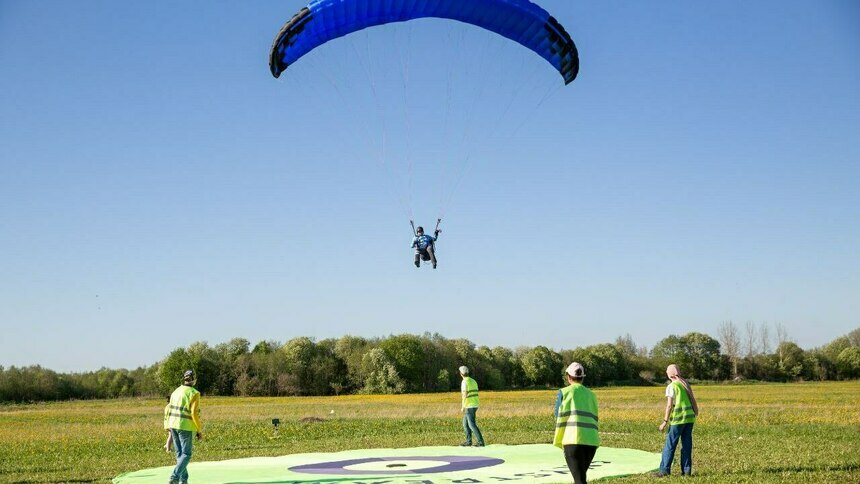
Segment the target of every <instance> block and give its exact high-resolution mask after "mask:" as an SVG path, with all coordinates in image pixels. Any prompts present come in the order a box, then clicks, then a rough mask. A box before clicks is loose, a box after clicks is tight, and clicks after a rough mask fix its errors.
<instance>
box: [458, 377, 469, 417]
mask: <svg viewBox="0 0 860 484" xmlns="http://www.w3.org/2000/svg"><path fill="white" fill-rule="evenodd" d="M467 393H468V391H466V379H465V378H463V382H462V383H460V410H462V411H463V412H465V411H466V394H467Z"/></svg>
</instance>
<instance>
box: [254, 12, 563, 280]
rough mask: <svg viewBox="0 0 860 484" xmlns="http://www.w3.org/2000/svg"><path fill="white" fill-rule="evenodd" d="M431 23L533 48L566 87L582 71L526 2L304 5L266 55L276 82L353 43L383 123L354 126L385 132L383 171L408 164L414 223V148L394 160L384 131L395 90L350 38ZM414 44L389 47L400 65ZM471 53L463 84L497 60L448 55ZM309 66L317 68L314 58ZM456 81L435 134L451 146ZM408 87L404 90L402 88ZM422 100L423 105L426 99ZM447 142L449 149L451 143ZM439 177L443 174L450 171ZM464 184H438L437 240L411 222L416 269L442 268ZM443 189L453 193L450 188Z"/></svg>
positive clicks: (558, 29)
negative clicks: (445, 224)
mask: <svg viewBox="0 0 860 484" xmlns="http://www.w3.org/2000/svg"><path fill="white" fill-rule="evenodd" d="M426 18H433V19H442V20H451V21H455V22H450V23H451V24H456V23H460V24H468V26H474V27H478V29H475V30H478V31H480V29H483V30H485V31H489V32H492V33H495V34H497V35H498V36H501V37H502V39H500V40H501V41H502V43H504V39H507V40H510V41H513V42H516V43H518V44H520V45H522V46H523V47H525V48H527V49H528V50H530V51H531V52H532V53H534V54H536V55H538V56H539V57H541V58H542V59H543V60H545V61H546V62H548V63H549V64H550V65H551V66H552V67H553V68H555V70H556V71H558V73H559V74H560V75H561V76H562V79H563V81H564V85H567V84H569V83H571V82H572V81H573V80H574V79H576V77H577V74H578V73H579V54H578V51H577V49H576V45H575V44H574V42H573V40H572V39H571V37H570V35H569V34H568V33H567V31H566V30H565V29H564V27H563V26H562V25H561V24H560V23H559V22H558V21H557V20H556V19H555V17H553V16H552V15H550V14H549V12H547V11H546V10H544V9H543V8H542V7H541V6H539V5H537V4H535V3H532V2H531V1H529V0H468V1H465V0H422V1H420V2H415V1H406V0H312V1H311V2H310V3H309V4H308V5H307V6H306V7H304V8H302V9H301V10H299V11H298V13H296V14H295V15H293V17H292V18H291V19H290V20H289V21H287V22H286V24H284V25H283V27H282V28H281V29H280V31H279V32H278V34H277V36H276V37H275V39H274V42H273V43H272V47H271V50H270V52H269V69H270V71H271V73H272V75H273V76H274V77H276V78H278V77H280V76H281V75H282V74H283V73H284V72H285V71H286V70H287V69H288V68H290V66H292V65H293V64H296V63H297V62H299V61H300V60H301V59H302V58H303V57H304V56H305V55H307V54H309V53H310V52H311V51H313V50H315V49H317V48H318V47H321V46H323V45H324V44H326V43H328V42H329V41H332V40H334V39H338V38H341V37H346V38H347V40H348V41H349V42H348V43H349V44H350V46H351V47H352V53H354V54H355V58H357V59H358V62H359V64H361V67H362V68H363V69H362V70H363V71H364V73H365V74H366V75H367V76H368V78H369V79H368V80H369V81H370V86H371V92H372V94H373V101H374V102H373V104H375V105H376V109H377V114H378V116H379V118H378V120H375V121H377V122H371V123H359V124H357V126H358V129H362V130H364V131H365V132H367V131H368V125H370V126H372V125H378V126H379V127H380V128H381V131H382V133H381V136H380V137H379V138H378V139H379V140H380V141H379V152H380V155H379V157H380V160H379V161H380V165H383V166H385V167H386V168H387V169H389V170H391V163H390V161H391V159H392V158H393V159H398V158H399V159H402V160H407V161H406V163H408V164H409V168H408V169H407V170H405V171H406V172H407V174H408V177H409V184H408V185H407V187H408V188H407V189H405V190H402V192H403V193H402V194H400V196H399V201H400V202H401V204H402V205H404V209H405V210H406V212H407V214H408V216H409V218H410V219H411V218H412V210H411V207H408V206H406V205H408V204H407V203H405V202H404V201H403V199H409V200H411V191H412V190H411V189H412V184H411V180H412V178H411V177H412V176H413V170H412V165H411V163H412V156H411V153H410V152H409V149H410V148H411V146H412V144H411V143H410V141H409V140H408V139H407V140H406V141H405V143H403V144H404V145H405V146H406V148H407V150H406V151H407V152H406V153H404V155H403V156H397V155H396V154H392V149H391V145H392V142H391V141H390V140H389V137H388V136H387V132H386V126H387V125H389V123H387V122H386V120H385V117H386V114H390V111H392V110H391V109H386V108H387V107H388V106H387V105H386V100H387V99H386V96H390V95H391V92H390V90H389V91H386V90H383V89H377V87H376V83H375V81H374V79H373V70H374V69H373V63H372V62H370V60H369V57H370V52H372V50H371V49H369V48H368V49H367V52H368V59H367V61H362V57H361V55H360V52H361V49H358V48H356V47H355V45H353V42H352V40H351V38H350V36H351V35H352V34H354V33H355V32H359V31H363V30H366V29H369V28H370V27H377V26H382V25H385V24H395V25H396V24H397V23H400V22H410V21H413V20H416V19H426ZM449 37H455V36H449ZM490 37H493V36H490ZM440 40H441V39H436V38H433V39H431V40H430V41H429V45H434V46H435V45H436V44H441V42H440ZM409 43H410V42H398V41H397V39H396V37H395V38H394V39H393V41H392V42H390V43H389V45H394V46H396V49H397V52H396V56H395V57H396V58H398V60H400V61H401V62H403V61H402V59H401V55H402V53H401V52H400V45H402V44H405V45H406V46H408V45H409ZM439 47H440V48H441V47H442V46H441V45H439ZM472 50H475V52H473V54H475V55H476V57H475V58H474V59H473V60H474V61H475V62H473V63H472V64H470V65H469V66H468V67H469V69H470V70H469V71H467V73H466V74H464V78H469V77H470V76H472V75H474V74H475V73H478V74H488V71H487V70H484V69H482V68H481V67H477V68H475V69H474V71H473V70H471V67H472V66H473V65H477V64H480V63H481V61H484V62H486V61H492V60H493V57H492V55H491V54H489V52H488V51H487V50H486V49H483V50H480V51H478V50H477V49H473V46H472V45H471V44H468V43H464V44H462V45H459V46H458V47H456V48H453V49H451V54H452V55H451V56H452V57H454V56H455V55H456V56H458V57H459V54H460V53H462V52H470V51H472ZM380 57H381V56H380ZM448 60H449V59H448V57H447V54H446V57H445V58H444V60H443V62H444V63H445V64H447V62H448ZM308 62H309V63H310V64H313V62H312V61H311V60H310V59H309V60H308ZM537 64H540V62H537ZM401 67H402V73H401V74H402V84H403V86H406V84H407V82H408V80H409V70H408V64H402V65H401ZM446 67H447V66H446ZM330 69H332V70H334V71H335V76H325V77H326V80H327V81H328V82H329V83H330V84H332V85H334V87H335V90H336V91H337V93H338V94H339V95H341V96H342V93H341V91H340V89H339V88H338V86H337V84H336V82H335V81H334V80H333V79H332V78H331V77H336V75H337V74H338V73H340V71H342V67H341V66H340V65H333V66H330ZM538 70H540V69H538ZM513 74H516V72H512V71H510V70H508V71H507V73H505V71H503V72H502V76H501V77H499V76H498V75H496V77H494V79H498V80H500V81H501V80H505V79H507V78H509V77H513ZM451 77H452V76H451V75H450V72H449V76H448V86H447V90H445V92H444V102H439V103H438V106H440V107H439V110H440V111H441V109H442V106H444V109H445V116H444V120H445V121H444V122H443V123H441V124H442V125H443V126H444V130H443V131H444V133H438V135H437V137H438V138H439V139H442V140H446V141H447V139H448V138H453V136H449V132H448V128H449V126H450V125H451V120H452V119H456V116H455V115H451V116H449V114H450V112H451V105H452V104H455V103H456V100H455V101H452V98H453V96H452V91H453V89H452V86H451V84H452V81H451ZM347 82H348V83H354V82H358V81H356V80H355V78H354V77H353V78H348V80H347ZM476 82H477V80H476ZM553 84H554V85H555V86H558V83H556V82H553ZM479 85H480V86H481V87H482V88H481V89H478V90H477V92H476V93H474V95H473V96H469V97H468V98H467V99H465V100H467V101H468V102H467V104H468V105H469V106H470V107H469V108H467V109H466V110H465V115H463V116H462V118H464V119H465V122H464V125H463V127H462V128H461V129H460V130H459V131H458V133H460V134H458V136H457V138H458V139H459V140H460V142H461V143H463V145H464V144H465V141H466V140H467V139H469V138H470V135H472V133H473V129H471V128H473V126H470V124H469V121H471V120H472V119H473V116H472V113H473V112H474V103H475V98H477V97H479V95H480V94H481V93H483V92H484V89H483V85H482V84H480V83H479ZM313 87H314V90H316V88H317V86H316V85H314V86H313ZM520 88H522V85H520ZM404 89H405V90H406V88H405V87H404ZM424 94H425V93H424V92H422V95H424ZM380 97H382V99H380ZM407 97H408V90H406V92H404V93H403V97H402V99H403V112H404V113H406V115H407V116H408V114H409V107H410V106H409V103H408V101H407ZM514 97H515V96H511V98H510V99H508V100H506V102H505V103H498V102H497V103H496V104H500V105H503V106H505V107H504V108H503V109H502V112H501V113H499V114H500V115H501V116H499V118H497V119H503V115H504V114H505V113H506V112H508V110H509V108H510V105H511V103H512V102H513V99H514ZM546 97H547V95H544V96H543V98H541V101H540V103H542V102H543V101H544V100H545V99H546ZM424 100H425V101H426V99H424ZM342 101H343V104H341V105H340V107H342V109H343V110H349V109H350V106H351V105H353V104H355V102H354V99H352V98H345V97H343V96H342ZM540 103H537V104H536V106H539V105H540ZM440 117H441V116H440ZM488 118H489V117H488ZM405 121H406V122H405V123H402V125H404V126H406V136H408V135H409V127H410V126H411V123H410V122H409V119H408V118H407V119H406V120H405ZM521 122H522V121H521ZM390 124H397V123H390ZM455 129H456V128H454V127H452V128H451V132H454V131H455ZM368 134H369V133H368ZM474 137H477V136H474ZM372 138H373V137H372V136H366V137H364V139H372ZM448 142H449V143H450V141H448ZM454 142H456V141H454ZM463 145H461V148H465V146H463ZM452 148H453V147H451V146H449V147H448V149H446V150H445V151H444V152H443V153H445V154H450V156H451V157H452V158H460V159H462V160H464V161H463V165H465V163H466V162H468V160H469V158H470V156H471V153H470V152H469V151H468V150H465V149H460V150H455V149H452ZM439 171H440V172H444V171H445V170H439ZM452 171H455V172H456V173H457V175H458V176H460V177H462V174H463V173H464V172H465V169H464V166H461V167H460V169H459V170H452ZM395 176H396V175H395ZM397 181H399V180H397ZM459 182H460V179H454V180H452V183H450V184H447V185H446V184H445V183H442V184H441V185H442V190H439V191H440V193H441V197H440V198H441V200H440V211H439V219H438V220H437V224H436V229H435V231H434V232H433V235H429V234H425V233H424V229H423V228H422V227H418V228H417V229H416V228H415V225H414V223H412V220H410V224H412V229H413V236H414V237H413V240H412V248H414V249H415V260H414V263H415V266H416V267H420V266H421V262H422V261H424V262H430V264H431V265H432V267H433V268H434V269H435V268H436V267H437V259H436V250H435V249H436V247H435V243H436V241H437V240H438V237H439V233H440V230H439V222H441V218H442V217H443V216H444V212H445V209H446V207H447V205H448V203H450V200H451V198H452V197H453V192H454V190H456V188H457V187H458V186H459ZM446 187H447V188H448V190H449V191H446V190H445V188H446ZM395 188H397V187H395ZM404 194H405V195H404Z"/></svg>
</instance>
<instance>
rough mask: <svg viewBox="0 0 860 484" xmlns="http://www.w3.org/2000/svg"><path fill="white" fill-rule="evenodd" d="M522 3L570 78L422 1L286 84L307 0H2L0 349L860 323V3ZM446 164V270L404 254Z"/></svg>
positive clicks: (150, 350) (525, 341)
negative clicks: (417, 10)
mask: <svg viewBox="0 0 860 484" xmlns="http://www.w3.org/2000/svg"><path fill="white" fill-rule="evenodd" d="M539 3H541V4H542V5H544V6H545V7H546V8H547V9H548V10H550V11H551V12H552V13H553V14H555V15H556V16H557V17H558V18H559V20H560V21H561V23H562V24H564V25H565V26H566V27H567V30H568V31H569V32H570V33H571V35H572V37H573V38H574V40H575V41H576V43H577V46H578V47H579V50H580V56H581V59H582V68H581V71H580V77H579V78H578V79H577V80H576V81H574V82H573V83H572V84H571V85H569V86H566V87H563V88H562V87H561V78H560V77H559V76H558V74H557V73H555V72H554V71H553V70H552V68H551V67H550V66H549V65H548V64H544V63H543V61H542V60H540V59H536V58H535V57H536V56H533V55H530V53H529V52H528V51H526V50H525V49H523V48H522V47H520V46H518V45H516V44H513V43H510V42H503V41H497V40H495V38H494V37H492V36H491V34H486V35H482V33H481V32H475V31H473V30H471V29H469V28H467V27H465V26H459V25H454V26H452V25H449V23H444V22H438V21H437V22H432V21H424V22H416V23H415V24H414V25H412V26H409V27H408V28H407V27H406V26H405V24H404V25H401V26H398V27H397V28H396V29H393V28H382V29H379V30H378V31H374V32H369V33H366V34H358V35H356V36H354V38H353V39H351V40H350V41H349V42H347V41H345V40H342V41H340V42H339V43H338V42H332V43H331V44H330V45H327V46H325V47H324V48H322V49H320V50H319V52H314V53H312V54H311V55H310V56H308V57H307V58H306V59H302V60H300V61H299V62H298V63H296V64H295V65H294V66H292V67H291V68H290V69H288V71H287V72H286V73H285V74H284V75H283V76H282V77H281V79H278V80H276V79H274V78H272V77H271V75H270V73H269V70H268V65H267V56H268V49H269V47H270V45H271V41H272V38H273V37H274V35H275V34H276V32H277V31H278V29H279V28H280V27H281V25H282V24H283V22H284V21H285V20H287V19H288V18H289V17H290V16H291V15H292V14H293V13H294V12H295V11H296V10H298V9H299V8H300V7H301V6H302V5H303V3H302V2H299V1H286V0H284V1H279V2H251V3H248V2H226V1H220V2H211V1H210V2H163V1H158V2H143V3H128V2H125V3H123V2H109V1H92V2H47V1H23V0H22V1H9V0H4V1H0V66H2V67H0V72H2V75H0V274H2V275H0V333H2V336H0V365H6V366H8V365H24V364H34V363H39V364H42V365H44V366H47V367H50V368H54V369H58V370H87V369H95V368H98V367H100V366H109V367H135V366H138V365H144V364H150V363H153V362H155V361H156V360H158V359H160V358H161V357H163V356H164V355H166V354H167V353H168V352H169V351H170V350H171V349H172V348H174V347H177V346H180V345H187V344H189V343H191V342H193V341H198V340H205V341H208V342H210V343H212V344H214V343H218V342H222V341H225V340H227V339H229V338H231V337H235V336H241V337H245V338H248V339H250V340H252V341H258V340H260V339H276V340H281V341H283V340H287V339H289V338H292V337H295V336H300V335H307V336H313V337H316V338H326V337H336V336H341V335H344V334H356V335H363V336H383V335H388V334H391V333H401V332H411V333H422V332H424V331H431V332H439V333H441V334H443V335H445V336H447V337H466V338H469V339H471V340H473V341H474V342H476V343H478V344H487V345H491V346H492V345H505V346H510V347H513V346H517V345H537V344H543V345H548V346H550V347H553V348H573V347H576V346H580V345H588V344H594V343H600V342H607V341H612V340H613V339H614V338H615V337H616V336H618V335H621V334H624V333H630V334H631V335H632V336H633V337H634V339H635V340H636V341H637V342H638V343H639V344H640V345H649V346H650V345H653V344H654V343H655V342H656V341H658V340H659V339H661V338H663V337H665V336H667V335H668V334H671V333H683V332H687V331H703V332H709V333H711V334H714V335H715V334H716V328H717V326H718V324H719V323H720V322H721V321H726V320H732V321H734V322H735V323H738V324H743V323H744V322H746V321H748V320H749V321H754V322H756V323H760V322H764V321H767V322H771V323H781V324H783V325H784V326H785V327H786V328H787V330H788V332H789V334H790V336H791V337H792V338H793V339H794V340H796V341H797V342H798V343H799V344H801V346H804V347H812V346H817V345H820V344H823V343H826V342H827V341H830V340H831V339H833V338H835V337H837V336H839V335H841V334H844V333H846V332H848V331H850V330H852V329H853V328H855V327H857V326H858V325H860V251H858V247H860V190H858V185H860V136H858V134H860V6H858V3H857V2H854V1H850V0H849V1H829V2H828V1H811V0H810V1H785V0H780V1H759V2H742V1H727V2H706V3H702V2H694V3H690V2H677V1H675V2H664V1H661V2H625V3H621V2H569V1H568V0H565V1H563V2H562V1H555V0H544V1H542V2H539ZM439 39H448V40H449V42H442V41H440V40H439ZM458 39H459V40H458ZM487 39H490V40H487ZM458 42H459V44H458ZM482 42H483V44H482ZM392 45H395V46H397V50H396V51H394V50H392ZM401 47H402V50H400V48H401ZM485 47H486V48H487V50H488V51H489V52H492V55H487V56H483V57H482V56H479V55H477V54H476V52H481V50H480V49H482V48H485ZM377 49H378V50H377ZM392 52H396V53H397V55H398V56H401V55H402V57H398V58H397V60H396V61H395V60H394V59H393V58H392V55H393V54H392ZM353 54H356V55H353ZM476 58H477V60H475V59H476ZM444 59H450V63H449V64H445V63H444V62H443V60H444ZM448 66H451V67H448ZM398 67H399V68H401V71H398V70H397V69H398ZM482 69H485V70H484V71H482V72H483V77H482V75H481V74H480V73H479V72H477V71H479V70H482ZM407 70H408V73H407V72H406V71H407ZM368 71H370V72H368ZM499 73H505V75H504V76H499V75H497V74H499ZM399 76H403V77H399ZM532 76H533V77H532ZM406 77H408V79H409V80H408V84H406V86H407V87H405V88H403V87H402V83H401V87H400V89H399V90H398V89H395V88H394V87H396V86H397V85H398V82H400V81H401V80H402V79H405V78H406ZM371 79H376V80H375V81H373V82H372V81H371ZM530 79H535V81H534V84H532V83H531V81H530ZM371 84H373V85H374V86H375V87H376V88H377V89H378V91H379V92H378V101H375V100H374V98H373V97H372V96H370V95H369V94H368V93H370V92H371V90H370V89H369V86H370V85H371ZM480 86H485V87H484V88H480ZM521 86H527V88H524V87H521ZM544 86H549V89H550V91H549V92H550V94H551V95H550V97H549V98H548V100H547V101H546V102H544V103H542V104H539V101H538V100H539V99H540V98H542V94H541V93H542V92H543V91H542V89H543V88H544ZM441 87H445V88H448V87H451V88H452V89H453V91H454V94H453V95H451V96H450V97H446V94H445V93H446V92H450V91H446V90H445V89H442V88H441ZM538 87H540V89H538ZM470 93H480V96H472V94H470ZM472 97H474V98H475V99H476V101H475V103H476V105H477V106H479V107H478V108H475V109H474V110H471V109H472V108H470V107H469V106H470V104H469V102H468V100H469V99H472ZM440 99H446V101H445V102H444V103H440V101H439V100H440ZM510 99H515V102H514V101H511V102H510V106H511V108H510V109H509V110H507V111H505V112H504V113H503V114H504V115H503V116H498V117H494V115H493V114H492V111H493V109H494V108H498V107H499V106H507V104H505V103H504V101H506V100H510ZM344 100H348V101H349V102H348V103H346V102H344ZM478 100H480V102H479V101H478ZM374 103H376V107H374ZM347 104H348V105H349V106H351V107H350V108H348V109H347V108H346V105H347ZM443 104H444V109H443V108H442V106H443ZM401 107H402V109H401ZM469 112H472V113H474V114H473V115H472V116H474V118H475V119H477V121H475V125H476V126H477V128H476V129H475V130H474V131H470V133H474V134H471V135H469V136H468V139H467V141H466V142H465V143H462V145H466V146H465V147H464V146H461V145H460V144H458V143H457V142H448V141H450V140H451V139H457V135H456V134H454V133H462V132H463V131H462V130H463V129H464V126H468V125H469V123H470V122H471V121H466V118H468V117H469V116H470V115H469V114H468V113H469ZM380 119H383V120H384V121H385V127H384V128H382V125H381V123H380V122H378V121H379V120H380ZM404 120H406V122H404ZM458 123H459V124H458ZM482 129H484V130H485V132H487V133H494V134H495V136H485V135H483V134H480V135H479V134H478V133H479V132H482V131H481V130H482ZM383 134H384V135H385V136H386V143H387V154H386V157H387V158H386V163H387V164H386V165H384V166H385V167H391V171H389V170H388V169H387V168H384V167H383V165H382V164H381V155H380V151H379V142H378V140H379V139H381V136H382V135H383ZM466 151H468V152H469V153H470V155H469V161H465V160H464V158H465V155H464V154H463V153H465V152H466ZM405 153H408V159H409V160H410V161H408V162H407V161H406V159H407V155H406V154H405ZM410 166H411V167H412V177H411V180H412V181H411V183H410V182H409V180H410V177H409V175H408V173H409V167H410ZM458 167H466V168H467V170H466V172H465V175H464V176H463V177H462V182H461V184H460V185H459V189H458V190H456V191H455V196H454V198H453V199H452V202H451V203H450V204H449V205H448V206H447V210H446V218H445V222H444V223H443V228H444V232H443V234H442V239H441V240H440V244H439V252H440V254H439V257H440V268H439V269H438V270H436V271H435V272H433V271H432V269H429V268H427V269H425V268H422V269H421V270H417V269H415V268H414V267H413V266H412V264H411V258H412V253H411V251H410V249H409V243H410V239H411V233H410V229H409V227H408V217H407V215H406V213H407V212H405V211H404V209H408V208H409V207H411V209H412V210H413V213H414V215H415V217H416V221H417V222H418V223H422V224H425V225H432V221H433V219H435V217H436V215H437V213H438V209H439V197H438V196H437V193H438V190H439V187H440V186H450V185H444V184H446V183H450V181H451V180H456V179H457V176H456V173H457V168H458ZM392 174H393V175H392ZM407 192H408V193H410V194H411V199H412V200H411V204H410V205H406V204H400V203H398V197H397V196H396V194H397V193H407Z"/></svg>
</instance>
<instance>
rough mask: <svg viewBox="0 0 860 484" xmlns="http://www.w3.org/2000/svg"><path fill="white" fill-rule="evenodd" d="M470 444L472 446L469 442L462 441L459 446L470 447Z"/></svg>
mask: <svg viewBox="0 0 860 484" xmlns="http://www.w3.org/2000/svg"><path fill="white" fill-rule="evenodd" d="M471 446H472V443H471V442H463V443H462V444H460V447H471Z"/></svg>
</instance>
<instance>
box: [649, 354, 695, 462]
mask: <svg viewBox="0 0 860 484" xmlns="http://www.w3.org/2000/svg"><path fill="white" fill-rule="evenodd" d="M666 376H668V377H669V380H671V381H670V382H669V386H667V387H666V410H665V411H664V412H663V423H661V424H660V431H661V432H662V431H663V430H664V429H665V428H666V425H667V424H668V425H669V431H668V432H667V433H666V444H665V445H664V446H663V457H662V458H661V460H660V470H659V471H658V472H657V473H656V474H654V475H655V476H656V477H666V476H668V475H669V473H670V472H671V470H672V460H674V458H675V449H676V448H677V447H678V442H679V441H680V442H681V475H682V476H689V475H691V474H692V472H693V424H694V423H695V422H696V417H697V416H698V415H699V404H698V403H697V402H696V396H695V395H693V389H692V388H691V387H690V384H689V383H688V382H687V380H685V379H683V378H681V370H680V369H678V365H669V367H668V368H666Z"/></svg>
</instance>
